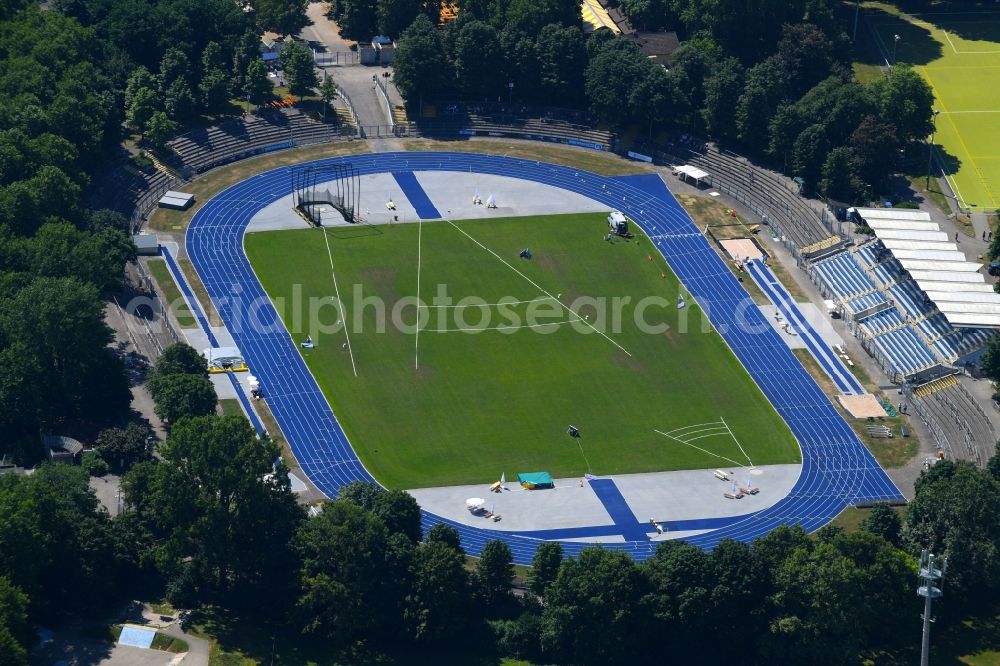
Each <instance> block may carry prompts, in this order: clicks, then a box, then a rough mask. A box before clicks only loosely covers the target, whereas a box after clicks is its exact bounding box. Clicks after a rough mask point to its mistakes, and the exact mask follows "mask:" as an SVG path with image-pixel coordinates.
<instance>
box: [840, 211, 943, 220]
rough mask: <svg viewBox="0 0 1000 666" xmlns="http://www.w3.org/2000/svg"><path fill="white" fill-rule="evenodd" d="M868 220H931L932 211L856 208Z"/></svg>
mask: <svg viewBox="0 0 1000 666" xmlns="http://www.w3.org/2000/svg"><path fill="white" fill-rule="evenodd" d="M855 210H857V212H858V215H860V216H861V217H862V218H863V219H864V220H865V221H866V222H867V221H869V220H923V221H925V222H929V221H930V219H931V216H930V213H925V212H924V211H922V210H911V209H908V208H856V209H855Z"/></svg>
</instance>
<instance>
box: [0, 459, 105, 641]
mask: <svg viewBox="0 0 1000 666" xmlns="http://www.w3.org/2000/svg"><path fill="white" fill-rule="evenodd" d="M110 526H111V520H110V518H109V517H108V514H107V512H104V511H98V502H97V498H96V497H95V496H94V492H93V490H91V489H90V487H89V485H88V483H87V475H86V473H85V472H84V471H83V470H82V469H80V468H79V467H75V466H70V465H42V466H41V467H39V468H38V469H37V470H36V471H35V473H34V474H32V475H31V476H17V475H13V474H8V475H5V476H3V477H0V577H6V578H7V579H9V580H17V583H18V587H20V588H21V590H22V591H23V592H24V593H25V594H26V595H27V597H28V599H29V605H28V613H29V615H30V616H31V617H32V618H33V619H36V620H40V619H42V618H45V619H46V620H47V621H53V620H54V619H58V618H62V617H72V616H73V615H74V614H77V613H80V612H82V611H93V610H97V609H99V608H101V606H102V602H104V601H106V600H109V599H113V598H114V597H115V558H114V553H113V548H112V541H111V538H110ZM67 562H72V563H73V566H66V563H67ZM11 594H12V593H11V592H10V590H9V589H6V590H4V589H0V615H3V614H5V613H7V614H9V613H11V612H13V614H14V616H15V617H14V624H13V625H9V628H10V629H13V630H14V635H15V637H21V638H23V637H24V635H25V633H26V630H25V629H24V628H23V626H22V625H21V623H20V620H18V619H17V616H20V615H21V614H22V612H23V611H22V610H19V609H18V607H19V606H23V597H20V595H16V594H15V595H14V596H17V597H18V599H20V601H18V600H13V601H12V599H13V597H12V596H11ZM8 603H14V607H13V609H12V611H11V610H7V611H5V610H4V609H3V606H5V605H6V604H8Z"/></svg>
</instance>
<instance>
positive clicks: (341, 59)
mask: <svg viewBox="0 0 1000 666" xmlns="http://www.w3.org/2000/svg"><path fill="white" fill-rule="evenodd" d="M312 56H313V62H314V63H315V64H316V66H317V67H344V66H348V65H360V64H361V56H360V55H359V54H358V52H357V51H330V52H326V51H317V50H316V49H313V52H312Z"/></svg>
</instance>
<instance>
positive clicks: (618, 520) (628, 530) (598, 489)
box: [590, 479, 652, 541]
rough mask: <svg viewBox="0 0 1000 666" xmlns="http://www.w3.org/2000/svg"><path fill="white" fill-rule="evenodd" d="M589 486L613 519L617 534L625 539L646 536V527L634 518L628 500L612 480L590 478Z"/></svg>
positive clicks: (637, 538) (629, 539)
mask: <svg viewBox="0 0 1000 666" xmlns="http://www.w3.org/2000/svg"><path fill="white" fill-rule="evenodd" d="M590 487H591V488H592V489H593V491H594V494H595V495H597V499H599V500H601V504H603V505H604V510H605V511H607V512H608V515H609V516H611V520H613V521H615V527H617V528H618V531H617V534H621V535H622V536H624V537H625V540H626V541H641V540H643V539H645V538H646V529H645V528H644V527H643V526H642V525H640V524H639V521H638V520H636V517H635V514H634V513H632V509H631V508H630V507H629V505H628V502H626V501H625V498H624V497H623V496H622V492H621V491H620V490H618V486H616V485H615V482H614V481H613V480H611V479H591V480H590ZM650 527H652V525H650Z"/></svg>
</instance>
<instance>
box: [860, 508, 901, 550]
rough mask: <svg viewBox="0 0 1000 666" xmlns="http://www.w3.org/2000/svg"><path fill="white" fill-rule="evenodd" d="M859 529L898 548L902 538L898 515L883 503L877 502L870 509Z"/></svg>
mask: <svg viewBox="0 0 1000 666" xmlns="http://www.w3.org/2000/svg"><path fill="white" fill-rule="evenodd" d="M859 527H860V529H862V530H864V531H865V532H869V533H871V534H874V535H875V536H879V537H882V538H883V539H885V540H886V541H888V542H889V543H891V544H892V545H893V546H896V547H899V545H900V541H901V538H902V532H903V525H902V523H901V522H900V520H899V514H898V513H896V512H895V511H893V510H892V507H891V506H889V505H888V504H886V503H885V502H879V503H877V504H876V505H875V506H873V507H872V509H871V513H869V514H868V515H867V516H865V519H864V520H862V521H861V525H860V526H859Z"/></svg>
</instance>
